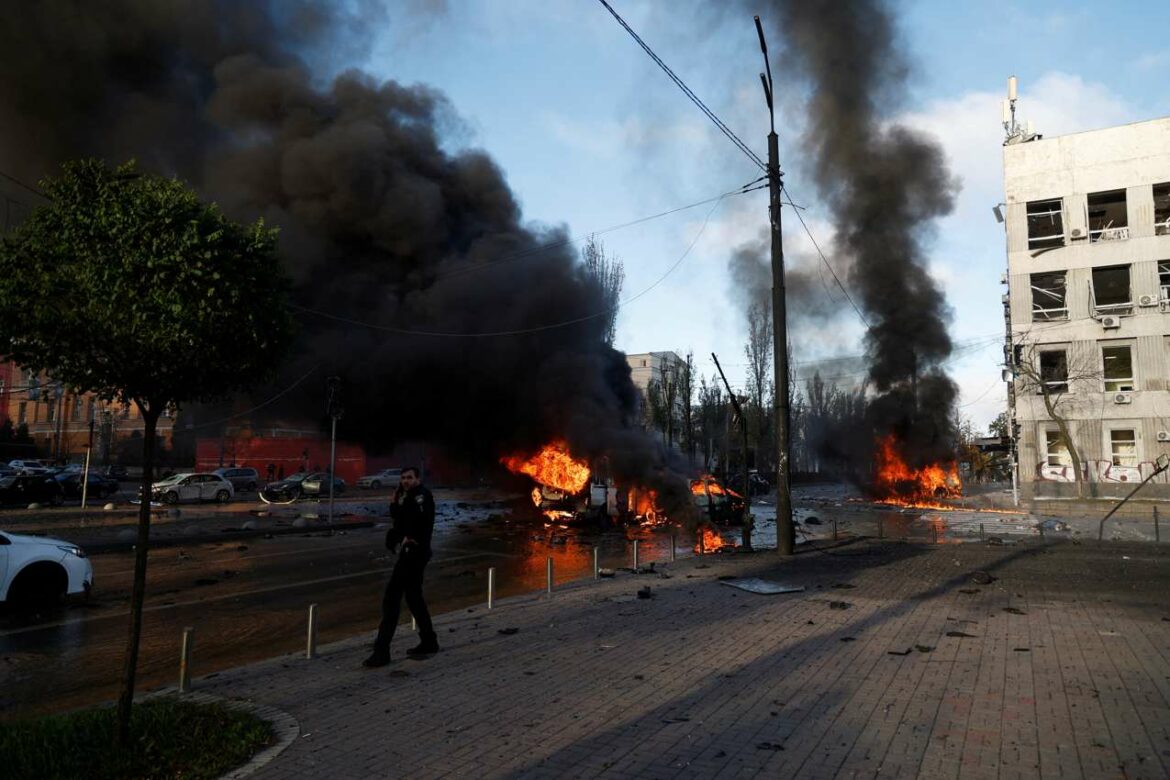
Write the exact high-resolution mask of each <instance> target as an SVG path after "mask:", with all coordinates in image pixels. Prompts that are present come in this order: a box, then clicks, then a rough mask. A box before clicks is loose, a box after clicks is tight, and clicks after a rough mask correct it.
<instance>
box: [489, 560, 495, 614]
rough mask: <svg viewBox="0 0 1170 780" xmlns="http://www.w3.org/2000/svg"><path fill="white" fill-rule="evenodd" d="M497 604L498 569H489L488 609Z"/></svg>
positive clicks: (492, 567)
mask: <svg viewBox="0 0 1170 780" xmlns="http://www.w3.org/2000/svg"><path fill="white" fill-rule="evenodd" d="M495 603H496V567H495V566H491V567H489V568H488V609H491V608H492V607H493V606H495Z"/></svg>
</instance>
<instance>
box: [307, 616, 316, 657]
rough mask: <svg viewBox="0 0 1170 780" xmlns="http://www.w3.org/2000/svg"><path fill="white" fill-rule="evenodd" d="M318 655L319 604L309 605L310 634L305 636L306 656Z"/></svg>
mask: <svg viewBox="0 0 1170 780" xmlns="http://www.w3.org/2000/svg"><path fill="white" fill-rule="evenodd" d="M316 657H317V605H316V604H310V605H309V634H308V636H307V637H306V638H305V658H309V659H312V658H316Z"/></svg>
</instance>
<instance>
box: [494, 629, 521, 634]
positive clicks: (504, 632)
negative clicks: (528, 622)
mask: <svg viewBox="0 0 1170 780" xmlns="http://www.w3.org/2000/svg"><path fill="white" fill-rule="evenodd" d="M496 633H499V634H503V635H504V636H512V635H513V634H519V633H520V629H518V628H511V627H509V628H501V629H500V630H499V631H498V632H496Z"/></svg>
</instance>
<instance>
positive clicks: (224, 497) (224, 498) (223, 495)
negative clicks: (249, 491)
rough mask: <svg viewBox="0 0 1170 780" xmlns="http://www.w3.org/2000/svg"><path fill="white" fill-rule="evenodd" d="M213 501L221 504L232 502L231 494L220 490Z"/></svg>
mask: <svg viewBox="0 0 1170 780" xmlns="http://www.w3.org/2000/svg"><path fill="white" fill-rule="evenodd" d="M215 500H216V501H218V502H219V503H221V504H226V503H227V502H228V501H231V500H232V494H231V493H229V492H227V491H226V490H221V491H219V492H218V493H216V494H215Z"/></svg>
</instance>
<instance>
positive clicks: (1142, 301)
mask: <svg viewBox="0 0 1170 780" xmlns="http://www.w3.org/2000/svg"><path fill="white" fill-rule="evenodd" d="M1157 305H1158V296H1157V295H1139V296H1138V306H1157Z"/></svg>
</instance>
